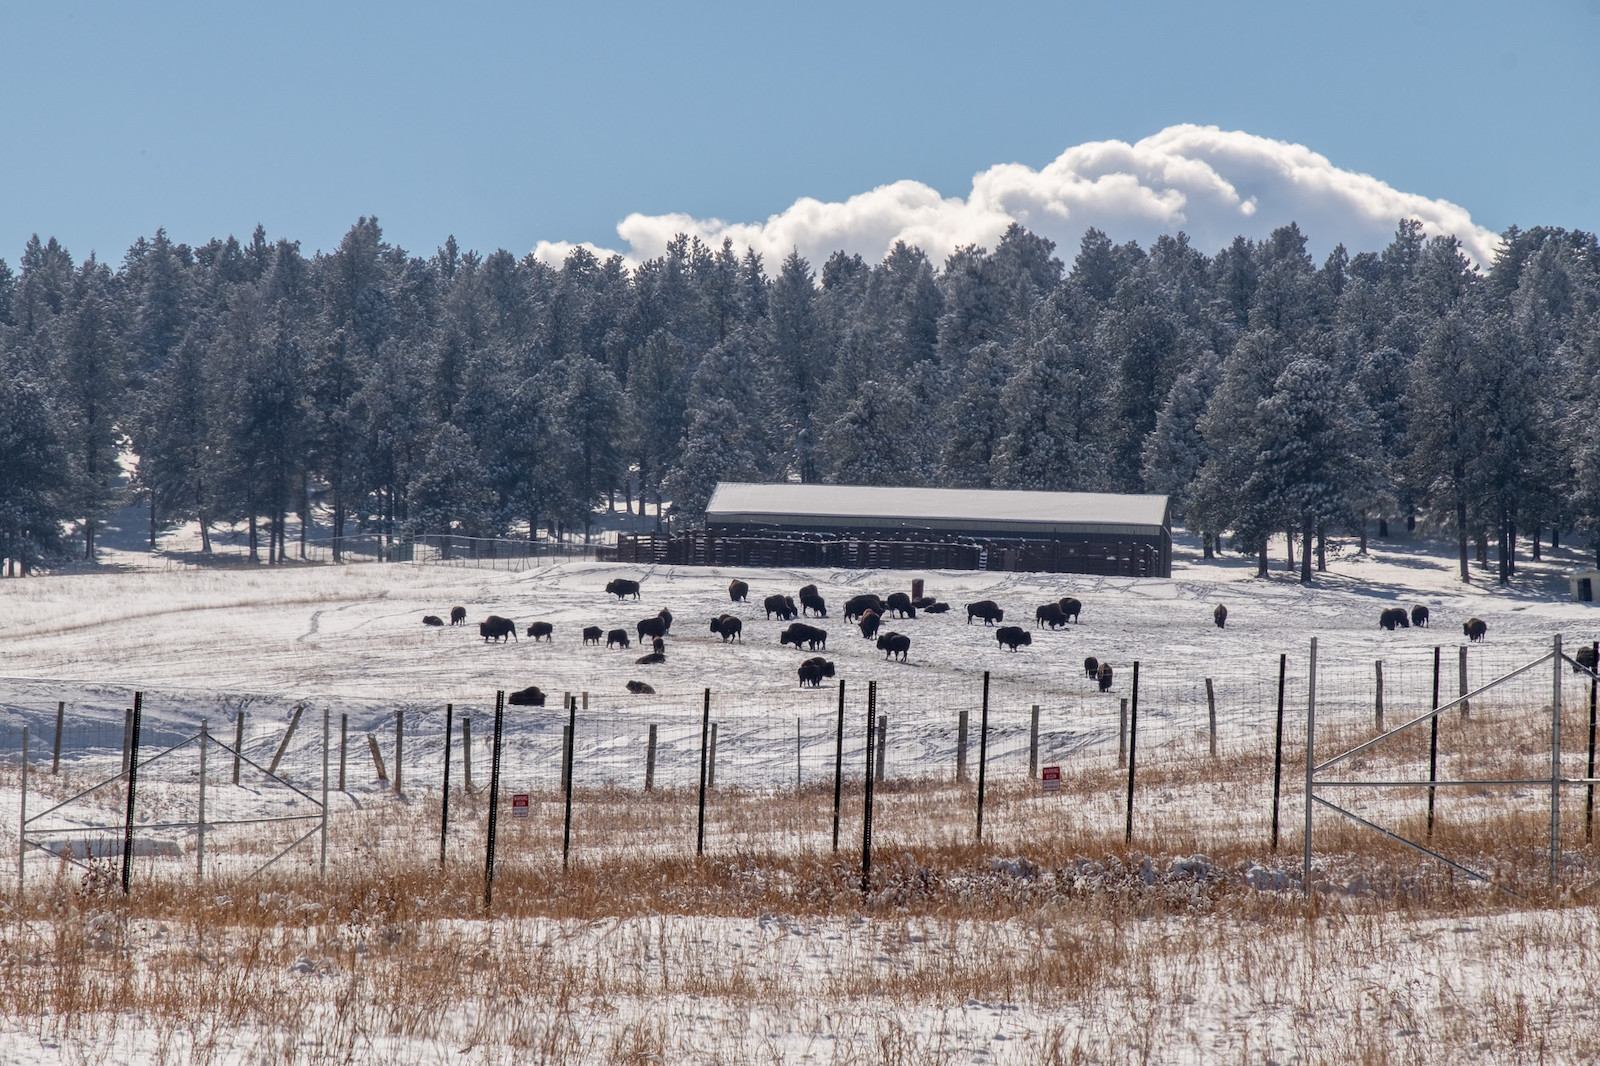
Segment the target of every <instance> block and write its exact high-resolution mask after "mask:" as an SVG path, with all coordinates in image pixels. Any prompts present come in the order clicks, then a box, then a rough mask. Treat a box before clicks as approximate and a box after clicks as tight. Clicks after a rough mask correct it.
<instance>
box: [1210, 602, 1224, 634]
mask: <svg viewBox="0 0 1600 1066" xmlns="http://www.w3.org/2000/svg"><path fill="white" fill-rule="evenodd" d="M1211 620H1212V621H1213V622H1215V623H1217V628H1218V629H1222V628H1223V627H1225V626H1226V625H1227V624H1228V609H1227V608H1226V607H1224V606H1223V605H1222V604H1220V603H1219V604H1217V607H1216V610H1214V611H1212V612H1211Z"/></svg>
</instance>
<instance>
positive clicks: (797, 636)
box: [778, 622, 828, 651]
mask: <svg viewBox="0 0 1600 1066" xmlns="http://www.w3.org/2000/svg"><path fill="white" fill-rule="evenodd" d="M778 643H779V644H793V645H794V646H795V647H796V648H798V647H799V646H800V645H801V644H805V645H806V646H807V647H808V648H809V649H810V650H812V651H816V650H817V648H818V647H822V648H826V647H827V646H828V631H827V630H826V629H818V628H817V627H816V626H808V625H806V624H805V623H804V622H790V623H789V628H788V629H785V630H784V631H783V632H782V633H779V634H778Z"/></svg>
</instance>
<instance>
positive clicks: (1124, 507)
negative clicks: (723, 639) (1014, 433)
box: [706, 481, 1167, 528]
mask: <svg viewBox="0 0 1600 1066" xmlns="http://www.w3.org/2000/svg"><path fill="white" fill-rule="evenodd" d="M768 515H769V516H774V517H778V516H783V515H795V516H806V517H811V518H836V519H843V520H848V519H879V520H882V519H899V520H901V521H904V522H917V521H941V520H942V521H950V520H958V521H968V522H972V523H975V524H990V525H993V524H1003V525H1010V524H1036V523H1038V524H1071V525H1079V526H1081V525H1123V526H1151V527H1158V528H1159V527H1160V526H1161V525H1162V524H1163V523H1164V522H1165V520H1166V515H1167V497H1165V496H1158V495H1123V494H1120V493H1114V492H1038V491H1028V490H1017V489H928V488H906V487H887V486H875V485H816V484H808V485H799V484H793V483H783V484H771V485H757V484H750V483H748V482H734V481H723V482H719V483H718V485H717V488H716V491H714V492H713V493H712V494H711V500H710V502H709V503H707V504H706V517H707V518H708V519H713V520H715V519H721V520H723V521H727V520H729V519H731V518H734V517H741V518H745V519H746V520H759V518H760V517H761V516H768Z"/></svg>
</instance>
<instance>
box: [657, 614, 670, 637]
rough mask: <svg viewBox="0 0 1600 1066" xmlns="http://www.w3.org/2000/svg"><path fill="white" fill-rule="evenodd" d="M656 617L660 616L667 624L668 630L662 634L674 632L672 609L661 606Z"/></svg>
mask: <svg viewBox="0 0 1600 1066" xmlns="http://www.w3.org/2000/svg"><path fill="white" fill-rule="evenodd" d="M656 617H657V618H660V619H661V621H662V622H663V623H665V625H666V630H665V631H664V632H663V633H662V634H661V635H662V636H666V635H667V633H670V632H672V612H671V611H669V610H667V609H666V608H665V607H663V608H661V610H659V611H657V612H656Z"/></svg>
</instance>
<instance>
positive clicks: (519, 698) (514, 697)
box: [506, 685, 544, 707]
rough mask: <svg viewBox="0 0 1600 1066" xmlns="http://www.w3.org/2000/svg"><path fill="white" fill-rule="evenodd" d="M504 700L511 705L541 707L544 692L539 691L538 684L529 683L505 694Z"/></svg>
mask: <svg viewBox="0 0 1600 1066" xmlns="http://www.w3.org/2000/svg"><path fill="white" fill-rule="evenodd" d="M506 702H507V703H509V704H511V706H513V707H543V706H544V693H543V692H541V691H539V686H538V685H530V686H528V687H527V688H525V689H519V690H518V691H516V692H513V693H512V694H511V695H509V696H507V697H506Z"/></svg>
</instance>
